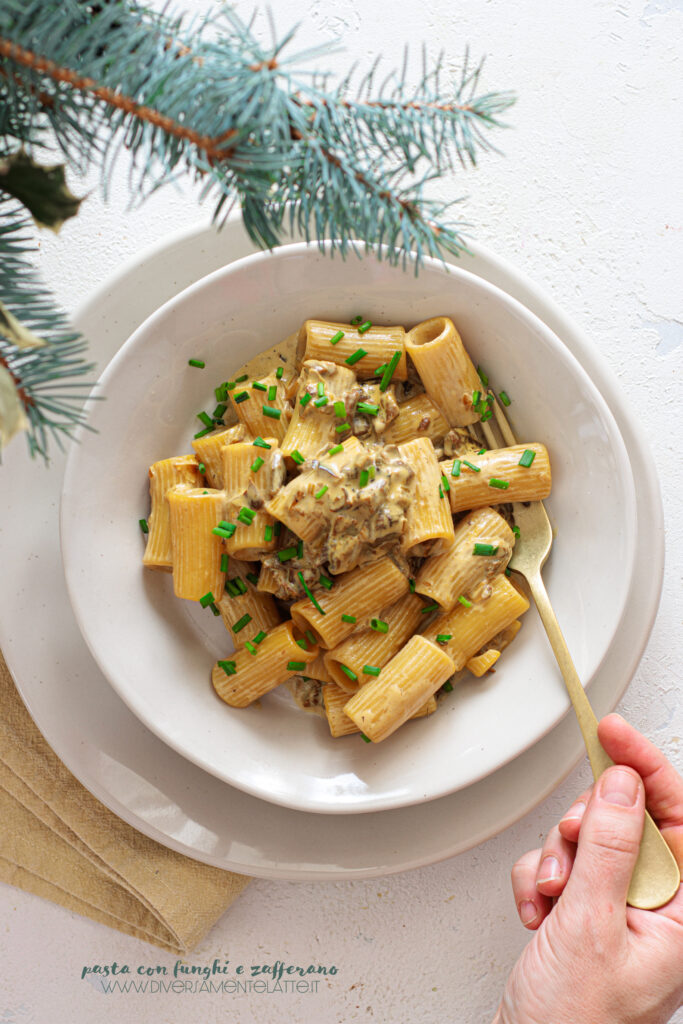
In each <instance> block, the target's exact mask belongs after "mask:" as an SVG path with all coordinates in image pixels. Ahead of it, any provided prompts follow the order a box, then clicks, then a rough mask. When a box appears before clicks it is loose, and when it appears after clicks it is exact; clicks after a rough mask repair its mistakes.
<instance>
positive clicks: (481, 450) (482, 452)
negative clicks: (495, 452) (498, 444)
mask: <svg viewBox="0 0 683 1024" xmlns="http://www.w3.org/2000/svg"><path fill="white" fill-rule="evenodd" d="M486 451H487V450H486V448H480V449H479V451H478V452H477V455H486Z"/></svg>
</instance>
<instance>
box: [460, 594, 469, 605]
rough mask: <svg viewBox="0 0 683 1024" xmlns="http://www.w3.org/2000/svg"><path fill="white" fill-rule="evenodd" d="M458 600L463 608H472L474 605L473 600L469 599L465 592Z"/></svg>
mask: <svg viewBox="0 0 683 1024" xmlns="http://www.w3.org/2000/svg"><path fill="white" fill-rule="evenodd" d="M458 601H459V602H460V604H461V605H462V606H463V608H471V607H472V602H471V601H468V600H467V598H466V597H465V596H464V595H463V594H461V595H460V597H459V598H458Z"/></svg>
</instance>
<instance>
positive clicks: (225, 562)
mask: <svg viewBox="0 0 683 1024" xmlns="http://www.w3.org/2000/svg"><path fill="white" fill-rule="evenodd" d="M227 571H228V556H227V555H226V554H225V552H223V554H222V555H221V572H227Z"/></svg>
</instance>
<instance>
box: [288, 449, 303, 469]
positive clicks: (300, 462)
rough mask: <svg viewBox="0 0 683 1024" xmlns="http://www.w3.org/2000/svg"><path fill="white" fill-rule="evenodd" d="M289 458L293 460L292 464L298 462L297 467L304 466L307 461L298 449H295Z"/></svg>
mask: <svg viewBox="0 0 683 1024" xmlns="http://www.w3.org/2000/svg"><path fill="white" fill-rule="evenodd" d="M289 457H290V459H291V460H292V462H296V464H297V466H301V465H303V463H304V462H305V461H306V460H305V458H304V457H303V455H302V454H301V452H300V451H299V449H298V448H295V449H294V451H292V452H290V453H289Z"/></svg>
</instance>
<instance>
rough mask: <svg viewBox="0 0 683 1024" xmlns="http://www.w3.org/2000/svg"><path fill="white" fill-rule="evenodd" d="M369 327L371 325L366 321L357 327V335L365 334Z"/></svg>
mask: <svg viewBox="0 0 683 1024" xmlns="http://www.w3.org/2000/svg"><path fill="white" fill-rule="evenodd" d="M371 327H372V324H371V323H370V321H369V320H366V321H365V323H364V324H360V326H359V327H358V333H359V334H365V333H366V332H367V331H369V330H370V328H371Z"/></svg>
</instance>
